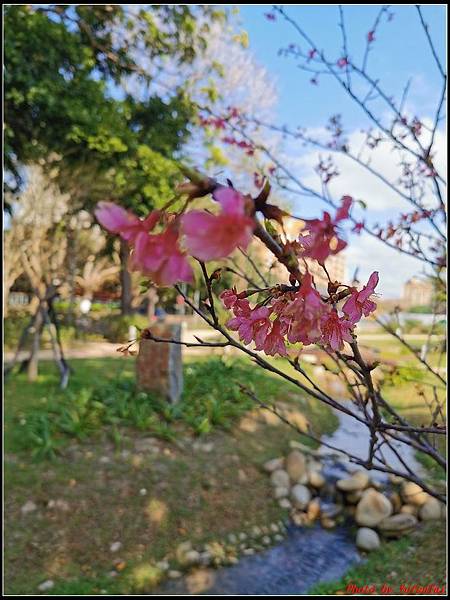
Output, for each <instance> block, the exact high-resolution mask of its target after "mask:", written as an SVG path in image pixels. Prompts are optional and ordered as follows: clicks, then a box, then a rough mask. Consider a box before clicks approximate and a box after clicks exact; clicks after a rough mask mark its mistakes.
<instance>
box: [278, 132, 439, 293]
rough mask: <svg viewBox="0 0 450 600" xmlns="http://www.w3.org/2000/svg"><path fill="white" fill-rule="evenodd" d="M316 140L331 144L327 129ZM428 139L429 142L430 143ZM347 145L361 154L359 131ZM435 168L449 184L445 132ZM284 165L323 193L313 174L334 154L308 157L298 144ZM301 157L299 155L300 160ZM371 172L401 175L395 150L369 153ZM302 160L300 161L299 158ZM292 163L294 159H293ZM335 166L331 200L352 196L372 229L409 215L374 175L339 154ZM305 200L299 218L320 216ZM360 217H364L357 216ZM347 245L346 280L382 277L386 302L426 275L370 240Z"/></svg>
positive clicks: (315, 153)
mask: <svg viewBox="0 0 450 600" xmlns="http://www.w3.org/2000/svg"><path fill="white" fill-rule="evenodd" d="M424 123H425V125H426V126H427V127H428V128H430V127H432V122H431V120H425V122H424ZM314 135H315V137H317V138H319V139H321V141H323V140H326V139H329V133H328V132H326V130H325V129H322V130H320V129H316V130H315V131H314ZM427 138H428V139H427ZM348 140H349V145H350V148H351V149H352V152H355V151H356V152H358V150H359V148H360V147H361V146H362V144H363V142H364V135H363V134H362V133H361V132H360V131H354V132H352V133H351V134H350V135H349V136H348ZM428 141H429V133H428V132H427V131H426V130H425V132H424V134H423V139H422V143H423V144H424V145H425V146H426V144H427V142H428ZM434 148H435V165H436V167H437V169H438V171H439V172H440V174H441V175H442V176H443V177H444V178H446V175H447V173H446V136H445V133H444V132H443V131H438V132H437V133H436V138H435V145H434ZM285 153H286V154H285V156H284V157H283V160H284V161H285V164H286V165H287V166H288V168H289V169H290V171H291V172H292V173H295V175H296V176H298V177H299V178H300V179H301V181H302V182H303V183H304V184H305V185H306V186H308V187H310V188H312V189H314V190H315V191H318V192H321V184H320V180H319V177H318V175H317V173H315V171H314V168H315V167H316V166H317V164H318V161H319V155H321V156H322V157H323V158H325V157H326V156H327V155H329V154H330V152H326V151H322V152H319V151H317V150H315V149H313V150H309V151H306V152H305V147H304V146H299V145H297V144H295V146H294V143H292V144H289V151H288V152H286V149H285ZM300 153H301V154H300ZM370 153H371V154H370V156H371V166H372V167H373V168H374V169H375V170H376V171H378V172H380V173H381V174H382V175H383V177H385V178H386V179H387V180H389V181H393V182H394V181H395V180H396V179H398V177H399V175H400V169H399V166H398V163H399V154H398V152H396V151H394V150H393V149H392V146H391V147H390V148H389V146H388V145H387V144H386V145H381V146H380V147H378V148H377V149H375V150H371V151H370ZM299 154H300V156H299ZM292 157H294V158H292ZM333 158H334V162H335V164H336V166H337V167H338V170H339V172H340V175H339V177H337V178H336V179H335V180H333V183H332V185H330V191H331V196H332V198H333V199H334V200H338V199H339V198H340V197H341V196H343V195H345V194H348V195H351V196H352V197H353V198H356V199H361V200H364V201H365V202H366V204H367V212H366V216H367V219H366V220H367V221H368V222H370V223H374V222H375V221H378V220H379V222H380V223H386V222H387V221H388V220H391V219H392V220H393V221H394V222H396V221H398V219H399V216H400V213H401V212H406V211H408V212H410V211H411V210H413V208H412V205H411V204H410V203H408V202H407V201H406V200H404V199H402V198H401V197H400V196H399V195H398V194H397V193H395V192H394V191H392V190H391V189H389V187H388V186H387V185H386V184H385V183H383V182H382V181H380V180H379V179H378V178H376V177H375V176H374V175H372V174H370V173H369V172H368V171H367V170H366V169H364V168H363V167H361V166H359V165H358V164H356V163H355V162H353V161H352V160H351V159H349V158H348V157H346V156H344V155H341V154H338V153H336V154H333ZM427 201H428V202H429V203H430V204H431V205H432V206H436V200H435V199H434V197H433V196H432V194H431V192H430V193H429V195H428V196H427ZM307 203H308V200H307V199H302V200H301V201H296V202H295V204H296V206H297V207H298V209H296V211H295V212H296V214H303V211H304V212H305V213H307V214H306V216H308V217H309V216H311V210H312V211H313V212H314V213H315V215H316V216H320V212H321V209H322V208H324V207H323V206H320V207H318V206H317V200H313V201H309V206H308V204H307ZM358 214H362V213H359V212H358ZM348 242H349V245H348V247H347V249H346V250H345V256H346V263H347V277H348V278H349V279H350V278H351V277H352V276H353V273H354V272H355V269H356V268H358V269H359V272H358V279H359V280H360V281H361V282H365V281H367V278H368V277H369V275H370V274H371V273H372V272H373V271H379V272H380V284H379V287H378V291H379V292H380V294H381V295H382V297H383V298H399V297H401V295H402V288H403V285H404V283H405V282H406V281H407V280H408V279H409V278H410V277H412V276H413V275H417V274H419V273H422V272H425V268H426V265H425V263H423V262H421V261H420V260H418V259H416V258H414V257H411V256H407V255H405V254H402V253H400V252H398V251H397V250H395V249H393V248H389V247H388V246H387V245H386V244H384V243H383V242H381V241H380V240H378V239H377V238H374V237H372V236H370V235H368V234H362V235H361V236H358V235H355V234H351V235H349V240H348Z"/></svg>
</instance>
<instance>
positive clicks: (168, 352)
mask: <svg viewBox="0 0 450 600" xmlns="http://www.w3.org/2000/svg"><path fill="white" fill-rule="evenodd" d="M151 332H152V334H153V335H154V336H155V337H158V338H163V339H173V340H177V341H181V325H166V324H159V323H158V324H156V325H152V327H151ZM181 349H182V346H181V345H180V344H169V343H163V342H154V341H153V340H150V339H141V340H140V342H139V354H138V356H137V360H136V378H137V386H138V388H139V389H140V390H143V391H145V392H154V393H156V394H160V395H161V396H163V397H165V398H167V400H168V401H169V402H170V403H172V404H174V403H176V402H178V401H179V399H180V397H181V393H182V391H183V361H182V352H181Z"/></svg>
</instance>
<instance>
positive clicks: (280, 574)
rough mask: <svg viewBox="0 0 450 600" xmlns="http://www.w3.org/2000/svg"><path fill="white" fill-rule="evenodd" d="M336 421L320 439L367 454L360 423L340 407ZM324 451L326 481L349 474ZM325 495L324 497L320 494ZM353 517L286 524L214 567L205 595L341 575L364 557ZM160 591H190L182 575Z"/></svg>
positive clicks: (404, 450) (306, 585)
mask: <svg viewBox="0 0 450 600" xmlns="http://www.w3.org/2000/svg"><path fill="white" fill-rule="evenodd" d="M337 416H338V418H339V426H338V428H337V429H336V430H335V431H334V433H333V434H331V435H329V436H324V437H323V438H322V439H323V441H325V442H328V443H330V444H331V445H333V446H336V447H337V448H344V449H346V450H349V451H351V452H352V453H353V454H355V455H356V456H358V457H361V458H365V457H366V456H367V447H368V444H367V440H368V430H367V428H366V427H365V425H364V424H362V423H360V422H359V421H356V420H355V419H353V418H352V417H350V416H348V415H345V414H343V413H338V414H337ZM397 450H398V451H399V452H401V456H402V457H403V459H405V460H406V462H407V464H408V465H409V466H411V467H412V468H413V469H415V470H416V471H417V472H420V470H421V467H420V465H419V463H418V462H417V461H416V459H415V457H414V451H413V450H412V449H411V448H410V447H409V446H406V445H404V444H400V445H399V446H398V447H397ZM319 452H320V453H323V454H324V459H323V474H324V476H325V477H326V479H327V481H336V480H337V479H340V478H342V477H346V476H348V473H349V470H350V471H351V470H352V469H354V468H355V465H352V464H350V463H349V462H348V461H347V460H346V458H345V456H343V459H342V460H341V459H331V460H330V459H329V458H325V455H326V454H328V453H329V452H330V450H329V449H327V448H326V447H325V446H321V448H320V449H319ZM384 456H385V458H386V460H389V461H390V462H391V464H392V466H393V467H398V468H401V463H400V461H399V459H398V457H397V456H396V455H395V453H394V452H392V451H390V452H389V451H385V453H384ZM370 477H371V479H372V480H374V481H378V482H380V483H384V482H386V481H387V476H386V474H385V473H382V472H380V471H371V473H370ZM324 500H326V499H324ZM350 526H351V522H349V523H348V524H347V525H345V524H344V525H340V526H338V527H336V528H334V529H331V530H325V529H323V528H322V527H321V526H320V524H318V523H317V524H316V525H315V526H314V527H297V526H295V525H290V526H289V527H288V529H287V535H286V538H285V539H284V540H283V541H282V542H280V543H279V544H277V545H276V546H272V547H271V548H268V549H267V550H265V551H263V552H259V553H258V554H255V555H252V556H243V557H241V558H240V560H239V563H238V564H236V565H234V566H231V567H223V568H221V569H218V570H214V571H212V574H213V580H212V585H210V587H209V588H208V589H207V590H205V592H204V593H205V594H208V595H266V594H270V595H285V594H291V595H292V594H306V593H307V592H308V591H309V589H310V588H311V587H312V586H313V585H315V584H317V583H320V582H325V581H334V580H336V579H339V578H341V577H342V576H343V575H344V574H345V573H346V572H347V571H348V570H349V568H350V567H351V566H352V565H354V564H356V563H358V562H360V561H361V560H362V558H361V555H360V554H359V552H358V550H357V549H356V546H355V540H354V532H352V531H351V528H350ZM158 593H159V594H162V595H170V594H173V595H186V594H189V591H188V589H187V586H186V583H185V581H184V579H179V580H175V581H169V582H167V583H166V584H165V585H163V587H162V589H160V590H159V591H158Z"/></svg>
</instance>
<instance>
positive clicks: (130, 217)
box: [95, 202, 160, 243]
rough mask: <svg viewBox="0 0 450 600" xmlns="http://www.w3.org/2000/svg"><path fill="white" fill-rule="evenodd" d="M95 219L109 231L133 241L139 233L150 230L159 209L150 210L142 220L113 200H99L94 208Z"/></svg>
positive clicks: (157, 218) (158, 213)
mask: <svg viewBox="0 0 450 600" xmlns="http://www.w3.org/2000/svg"><path fill="white" fill-rule="evenodd" d="M95 216H96V217H97V221H98V222H99V223H100V225H101V226H102V227H104V228H105V229H107V230H108V231H110V232H111V233H118V234H119V235H120V237H121V238H122V239H124V240H125V241H127V242H130V243H133V242H134V241H135V239H136V237H137V236H138V234H139V233H143V232H148V231H151V230H152V229H153V228H154V226H155V225H156V223H157V222H158V220H159V218H160V212H159V211H153V212H151V213H150V214H149V215H148V217H146V218H145V219H144V220H141V219H139V217H137V216H136V215H135V214H133V213H132V212H130V211H128V210H125V209H124V208H123V207H122V206H119V205H118V204H114V202H99V203H98V205H97V208H96V210H95Z"/></svg>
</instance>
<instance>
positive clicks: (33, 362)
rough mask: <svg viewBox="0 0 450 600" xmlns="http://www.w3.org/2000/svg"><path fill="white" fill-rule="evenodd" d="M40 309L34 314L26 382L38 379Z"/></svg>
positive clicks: (40, 329) (40, 328)
mask: <svg viewBox="0 0 450 600" xmlns="http://www.w3.org/2000/svg"><path fill="white" fill-rule="evenodd" d="M43 322H44V321H43V315H42V307H41V305H39V308H38V311H37V313H36V319H35V321H34V323H33V328H32V333H33V342H32V345H31V353H30V358H29V360H28V365H27V375H28V381H36V379H37V377H38V365H39V346H40V341H41V333H42V325H43Z"/></svg>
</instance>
